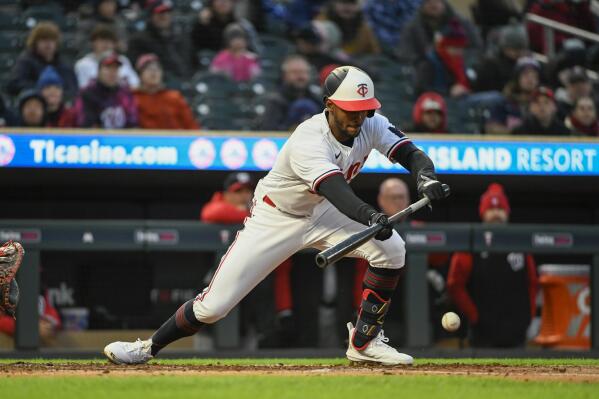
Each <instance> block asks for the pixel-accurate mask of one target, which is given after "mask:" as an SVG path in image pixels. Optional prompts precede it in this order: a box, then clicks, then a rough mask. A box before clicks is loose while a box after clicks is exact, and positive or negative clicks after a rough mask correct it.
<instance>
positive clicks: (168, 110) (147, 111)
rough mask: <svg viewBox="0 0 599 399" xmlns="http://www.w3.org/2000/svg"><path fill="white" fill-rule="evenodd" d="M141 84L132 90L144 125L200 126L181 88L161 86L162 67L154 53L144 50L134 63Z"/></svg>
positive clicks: (177, 127) (140, 120) (146, 126)
mask: <svg viewBox="0 0 599 399" xmlns="http://www.w3.org/2000/svg"><path fill="white" fill-rule="evenodd" d="M135 68H136V69H137V72H139V76H140V77H141V84H140V86H139V88H138V89H137V90H135V91H134V92H133V94H134V96H135V101H136V103H137V109H138V113H139V127H141V128H144V129H199V128H200V126H199V125H198V123H197V122H196V121H195V119H194V117H193V113H192V112H191V109H190V108H189V105H188V104H187V101H186V100H185V97H183V95H182V94H181V92H179V91H177V90H170V89H167V88H166V87H164V83H163V79H162V77H163V70H162V66H161V65H160V60H159V59H158V56H156V54H144V55H142V56H141V57H139V59H138V60H137V62H136V63H135Z"/></svg>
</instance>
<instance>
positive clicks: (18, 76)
mask: <svg viewBox="0 0 599 399" xmlns="http://www.w3.org/2000/svg"><path fill="white" fill-rule="evenodd" d="M48 65H52V66H53V67H54V68H55V69H56V72H58V74H59V75H60V77H61V78H62V81H63V84H64V86H63V88H64V96H65V98H66V99H72V98H74V97H75V96H76V95H77V88H78V85H77V76H76V75H75V71H74V70H73V67H72V66H70V65H67V64H65V63H63V62H62V61H61V60H60V57H59V55H58V54H57V55H56V56H55V57H54V60H53V61H52V62H46V61H45V60H43V59H42V58H40V57H38V56H37V55H36V54H34V53H33V52H32V51H29V50H25V51H23V52H22V53H21V54H20V55H19V57H18V58H17V62H16V64H15V66H14V67H13V69H12V71H11V74H10V75H11V76H10V79H9V81H8V84H7V86H6V90H7V91H8V93H9V94H11V95H13V96H16V95H18V94H19V93H20V92H22V91H23V90H24V89H33V88H34V87H35V84H36V83H37V80H38V78H39V76H40V74H41V73H42V71H43V70H44V68H45V67H47V66H48Z"/></svg>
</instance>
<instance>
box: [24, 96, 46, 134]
mask: <svg viewBox="0 0 599 399" xmlns="http://www.w3.org/2000/svg"><path fill="white" fill-rule="evenodd" d="M17 107H18V112H17V113H18V122H17V126H21V127H44V126H45V125H46V114H47V111H46V100H44V97H42V96H41V94H40V93H39V92H38V91H37V90H34V89H26V90H23V92H21V94H19V97H17Z"/></svg>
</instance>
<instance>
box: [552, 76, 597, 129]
mask: <svg viewBox="0 0 599 399" xmlns="http://www.w3.org/2000/svg"><path fill="white" fill-rule="evenodd" d="M565 80H566V84H565V85H564V87H563V88H562V87H560V88H558V89H557V90H556V92H555V101H556V103H557V109H558V117H559V118H561V119H564V118H565V117H566V116H568V115H569V114H570V113H571V112H572V109H573V108H574V103H575V102H576V100H578V99H579V98H581V97H591V96H592V95H593V85H592V84H591V80H590V79H589V77H588V75H587V71H586V69H584V68H583V67H580V66H575V67H573V68H571V69H569V70H568V71H567V74H566V79H565Z"/></svg>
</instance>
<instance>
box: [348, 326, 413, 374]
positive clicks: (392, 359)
mask: <svg viewBox="0 0 599 399" xmlns="http://www.w3.org/2000/svg"><path fill="white" fill-rule="evenodd" d="M347 330H348V331H349V345H348V347H347V352H345V355H346V356H347V358H348V359H349V360H350V361H352V362H357V363H380V364H383V365H385V366H396V365H398V364H402V365H411V364H412V363H414V358H413V357H412V356H410V355H406V354H405V353H399V352H398V351H397V350H395V348H393V347H391V346H389V345H387V342H389V338H387V337H385V334H383V330H381V331H380V332H379V334H378V335H377V336H376V337H374V338H373V339H372V341H370V342H369V343H368V346H367V347H366V348H364V349H363V350H361V351H359V350H357V349H356V348H355V347H354V344H353V343H352V337H353V335H354V325H353V324H352V323H347Z"/></svg>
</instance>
